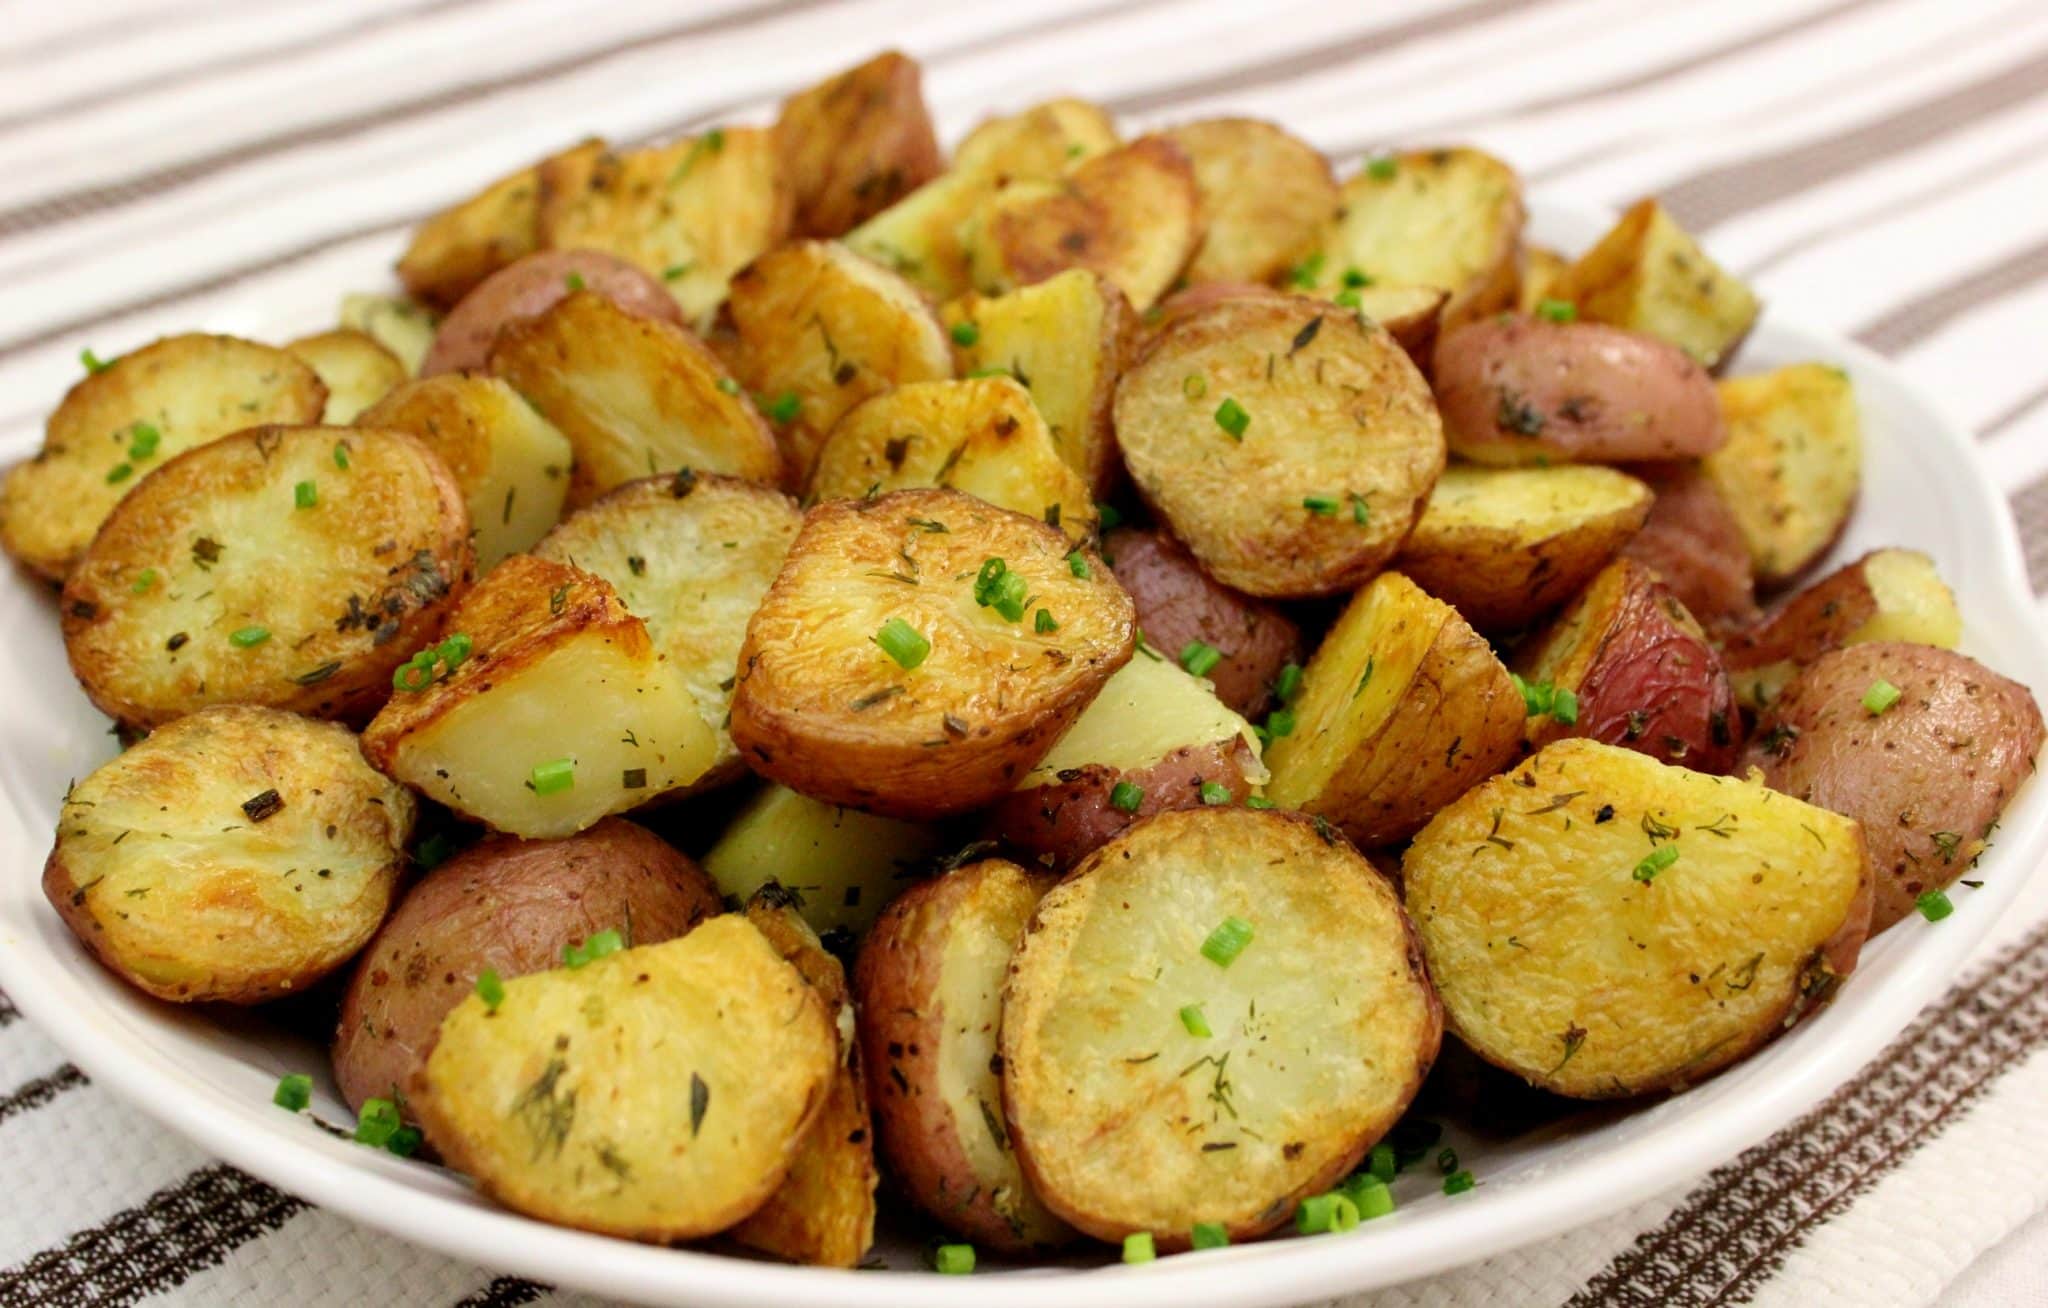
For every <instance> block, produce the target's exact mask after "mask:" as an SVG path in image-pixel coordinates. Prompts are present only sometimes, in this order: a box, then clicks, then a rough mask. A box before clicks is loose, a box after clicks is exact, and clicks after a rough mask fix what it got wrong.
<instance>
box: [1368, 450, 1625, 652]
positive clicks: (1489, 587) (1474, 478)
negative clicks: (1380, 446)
mask: <svg viewBox="0 0 2048 1308" xmlns="http://www.w3.org/2000/svg"><path fill="white" fill-rule="evenodd" d="M1651 499H1652V496H1651V494H1650V488H1649V487H1648V486H1645V485H1643V483H1641V482H1640V481H1637V480H1636V479H1635V478H1634V477H1631V476H1628V475H1627V474H1626V473H1620V472H1616V471H1615V470H1614V469H1612V468H1584V467H1561V468H1479V467H1470V466H1467V465H1454V466H1452V467H1449V468H1446V469H1445V470H1444V475H1443V476H1442V478H1440V479H1439V480H1438V481H1437V484H1436V489H1435V490H1433V491H1431V492H1430V496H1429V504H1428V505H1427V507H1425V508H1424V509H1423V511H1422V517H1421V518H1420V519H1418V520H1417V521H1416V523H1415V530H1414V531H1413V532H1410V533H1409V536H1408V540H1407V543H1406V544H1404V545H1402V547H1401V552H1400V554H1399V555H1397V556H1396V557H1395V560H1394V566H1395V567H1397V568H1399V569H1400V570H1401V571H1402V572H1404V573H1406V574H1407V575H1408V577H1409V579H1410V580H1412V581H1414V582H1415V583H1416V584H1417V585H1419V586H1421V587H1422V588H1423V589H1424V590H1426V591H1428V592H1429V593H1430V594H1432V595H1434V596H1436V597H1437V598H1438V599H1440V600H1443V601H1445V602H1446V603H1448V604H1449V605H1450V606H1451V607H1452V608H1454V609H1456V610H1458V613H1459V615H1460V616H1461V617H1463V618H1464V619H1465V621H1467V622H1469V623H1471V624H1472V625H1473V626H1475V627H1477V628H1479V629H1480V630H1481V631H1512V630H1514V629H1516V628H1519V627H1523V626H1526V625H1528V624H1529V623H1530V622H1533V621H1535V620H1536V619H1537V618H1540V617H1542V616H1543V615H1544V614H1546V613H1548V612H1550V611H1551V610H1552V609H1554V608H1556V607H1557V606H1558V605H1560V604H1562V603H1564V602H1565V601H1566V600H1568V599H1570V598H1571V597H1572V596H1574V595H1576V594H1578V593H1579V591H1580V590H1581V589H1583V588H1584V587H1585V585H1586V583H1587V582H1589V581H1591V580H1592V579H1593V576H1594V574H1595V573H1597V572H1599V571H1600V569H1601V568H1603V567H1605V566H1606V565H1607V561H1608V560H1609V559H1611V558H1613V557H1614V555H1615V554H1616V552H1617V551H1619V550H1620V549H1621V547H1622V546H1623V545H1624V544H1626V543H1627V541H1628V539H1629V537H1630V536H1632V535H1634V534H1635V532H1636V529H1637V528H1639V527H1641V526H1642V525H1643V520H1644V519H1645V518H1646V517H1648V516H1649V512H1650V501H1651Z"/></svg>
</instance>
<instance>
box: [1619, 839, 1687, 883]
mask: <svg viewBox="0 0 2048 1308" xmlns="http://www.w3.org/2000/svg"><path fill="white" fill-rule="evenodd" d="M1677 861H1678V846H1676V845H1662V846H1659V847H1658V848H1656V849H1653V850H1651V851H1650V852H1649V854H1647V855H1646V856H1644V858H1643V861H1642V862H1640V863H1638V864H1636V870H1635V871H1634V872H1632V873H1630V874H1629V875H1631V876H1633V877H1634V878H1635V879H1636V880H1638V881H1640V882H1642V883H1643V884H1644V885H1646V886H1647V885H1649V884H1650V883H1651V882H1652V881H1655V880H1656V879H1657V874H1658V873H1659V872H1662V871H1663V870H1664V869H1665V868H1668V867H1670V866H1671V865H1672V864H1673V863H1676V862H1677Z"/></svg>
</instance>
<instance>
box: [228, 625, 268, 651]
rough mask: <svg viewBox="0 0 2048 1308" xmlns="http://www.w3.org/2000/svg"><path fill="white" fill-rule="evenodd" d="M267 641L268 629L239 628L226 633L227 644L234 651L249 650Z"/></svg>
mask: <svg viewBox="0 0 2048 1308" xmlns="http://www.w3.org/2000/svg"><path fill="white" fill-rule="evenodd" d="M269 639H270V628H268V627H240V628H237V629H236V630H234V631H231V632H229V633H228V644H230V645H233V646H234V647H235V648H236V649H250V648H253V647H255V646H257V645H261V644H262V643H263V642H264V641H266V640H269Z"/></svg>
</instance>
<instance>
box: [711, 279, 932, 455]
mask: <svg viewBox="0 0 2048 1308" xmlns="http://www.w3.org/2000/svg"><path fill="white" fill-rule="evenodd" d="M728 308H729V310H730V312H731V315H732V321H733V326H734V327H735V328H736V329H737V331H738V341H737V344H736V346H735V348H734V351H733V354H732V356H731V357H732V358H733V371H734V372H735V373H736V374H737V375H738V377H739V379H740V381H741V382H743V383H745V384H746V386H747V387H748V389H750V390H752V391H753V392H754V393H755V394H756V395H761V396H768V397H772V398H774V399H775V401H776V402H778V403H781V404H785V405H786V404H787V401H786V400H784V399H783V398H782V397H784V396H789V395H793V396H795V397H796V400H797V409H796V413H795V415H794V417H792V418H790V419H789V420H787V421H783V422H782V423H781V442H782V452H783V459H784V462H785V463H786V464H787V466H788V471H789V480H790V483H791V484H792V485H798V486H800V485H802V484H803V483H804V480H805V478H806V477H808V476H809V475H810V471H811V464H812V463H813V461H814V460H816V458H817V455H818V448H819V447H820V446H822V445H823V444H824V443H825V437H826V435H827V434H828V433H829V432H830V431H831V430H832V427H833V425H834V424H835V423H837V422H838V421H839V418H840V415H842V414H844V413H845V412H846V411H847V410H849V409H851V408H853V407H854V406H855V405H857V404H859V403H860V402H861V401H862V400H865V399H867V398H869V397H870V396H874V395H880V394H881V393H883V392H884V391H887V390H889V389H890V388H891V387H894V386H899V385H902V384H904V383H907V382H921V381H933V380H936V379H938V378H942V377H951V376H952V375H953V353H952V350H951V348H950V347H948V345H947V344H946V334H945V331H944V330H943V329H942V328H941V327H940V326H939V319H938V315H937V314H935V313H933V312H932V307H931V304H930V303H929V302H928V301H926V299H925V298H924V295H923V294H922V293H921V292H919V291H918V289H917V288H916V287H915V286H912V285H911V284H910V283H909V282H907V281H905V280H903V278H901V277H898V276H897V275H896V274H895V273H892V272H890V271H889V270H888V269H887V268H884V267H882V266H881V265H880V264H878V263H874V262H872V261H870V260H868V259H864V258H862V257H861V256H860V255H857V254H855V253H854V252H853V251H851V250H849V249H847V248H846V247H845V246H843V245H840V244H838V243H836V242H832V241H798V242H795V243H793V244H790V245H785V246H783V247H781V248H780V249H777V250H775V251H773V252H771V253H769V254H766V255H763V256H762V257H761V258H759V259H756V260H755V261H754V262H753V263H750V264H748V265H747V267H746V268H745V269H744V270H743V271H741V272H740V274H739V275H738V276H736V277H734V278H733V282H732V300H731V303H730V304H729V305H728Z"/></svg>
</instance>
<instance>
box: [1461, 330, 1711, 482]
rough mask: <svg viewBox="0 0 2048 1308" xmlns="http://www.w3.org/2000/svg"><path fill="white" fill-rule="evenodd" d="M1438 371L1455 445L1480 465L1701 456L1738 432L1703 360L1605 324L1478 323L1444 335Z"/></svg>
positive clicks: (1462, 456)
mask: <svg viewBox="0 0 2048 1308" xmlns="http://www.w3.org/2000/svg"><path fill="white" fill-rule="evenodd" d="M1432 380H1433V382H1434V384H1435V386H1436V398H1437V404H1438V406H1439V407H1440V408H1441V409H1442V411H1443V420H1444V435H1445V436H1446V437H1447V438H1448V439H1449V440H1450V443H1451V450H1452V452H1453V453H1455V454H1457V455H1458V456H1459V457H1461V458H1466V459H1471V460H1473V461H1474V462H1476V463H1492V464H1531V463H1534V464H1547V463H1569V462H1588V463H1616V462H1626V461H1628V460H1632V459H1689V458H1696V457H1698V456H1700V455H1704V454H1712V453H1713V452H1714V451H1715V450H1717V449H1719V448H1720V447H1721V445H1722V442H1723V441H1724V440H1725V439H1726V438H1727V433H1726V431H1725V430H1724V428H1723V425H1722V422H1721V409H1720V406H1719V405H1718V404H1717V403H1716V402H1715V399H1714V386H1713V381H1712V379H1710V378H1709V377H1708V376H1707V374H1706V372H1705V371H1704V370H1703V369H1702V368H1701V367H1700V366H1699V365H1698V364H1696V363H1694V362H1693V361H1692V360H1691V359H1689V358H1687V357H1686V356H1685V354H1684V353H1683V352H1681V351H1680V350H1678V349H1677V348H1676V347H1675V346H1670V345H1666V344H1664V343H1663V342H1662V341H1658V340H1654V339H1652V338H1650V337H1648V336H1639V335H1637V334H1635V333H1633V332H1626V331H1623V330H1621V329H1620V328H1618V327H1603V326H1601V325H1599V324H1598V323H1590V322H1548V321H1546V320H1544V319H1541V318H1516V317H1509V316H1501V317H1496V318H1488V319H1486V320H1485V321H1484V322H1476V323H1472V324H1471V325H1469V326H1466V327H1462V328H1460V329H1459V330H1457V331H1455V332H1451V333H1449V334H1447V335H1445V336H1444V338H1443V339H1442V340H1441V341H1439V342H1438V343H1437V350H1436V370H1435V372H1434V373H1433V374H1432Z"/></svg>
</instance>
